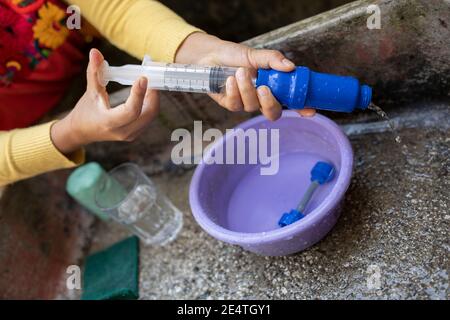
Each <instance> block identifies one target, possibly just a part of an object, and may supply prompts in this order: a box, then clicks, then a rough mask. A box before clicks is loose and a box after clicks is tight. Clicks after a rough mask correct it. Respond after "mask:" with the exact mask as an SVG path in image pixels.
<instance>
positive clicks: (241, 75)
mask: <svg viewBox="0 0 450 320" xmlns="http://www.w3.org/2000/svg"><path fill="white" fill-rule="evenodd" d="M236 78H237V79H239V80H243V79H244V78H245V71H244V69H243V68H239V69H238V71H237V72H236Z"/></svg>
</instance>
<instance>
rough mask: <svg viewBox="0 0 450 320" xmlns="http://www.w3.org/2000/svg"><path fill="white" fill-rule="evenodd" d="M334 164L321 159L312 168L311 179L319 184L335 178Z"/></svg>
mask: <svg viewBox="0 0 450 320" xmlns="http://www.w3.org/2000/svg"><path fill="white" fill-rule="evenodd" d="M334 171H335V170H334V166H333V165H332V164H330V163H328V162H322V161H319V162H317V163H316V165H315V166H314V168H312V170H311V181H317V183H318V184H324V183H327V182H330V181H331V180H333V178H334Z"/></svg>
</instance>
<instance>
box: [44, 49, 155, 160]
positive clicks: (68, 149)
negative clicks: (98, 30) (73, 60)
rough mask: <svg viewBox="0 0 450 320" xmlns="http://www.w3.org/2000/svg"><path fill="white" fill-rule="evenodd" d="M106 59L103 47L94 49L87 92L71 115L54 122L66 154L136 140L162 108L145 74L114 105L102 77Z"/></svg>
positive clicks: (55, 139) (56, 140) (55, 135)
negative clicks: (93, 145)
mask: <svg viewBox="0 0 450 320" xmlns="http://www.w3.org/2000/svg"><path fill="white" fill-rule="evenodd" d="M103 60H104V59H103V56H102V54H101V53H100V51H98V50H96V49H92V50H91V52H90V54H89V66H88V69H87V90H86V92H85V94H84V95H83V97H81V99H80V100H79V101H78V103H77V105H76V106H75V108H74V109H73V110H72V111H71V112H70V113H69V115H67V116H66V117H65V118H64V119H62V120H60V121H58V122H56V123H55V124H54V125H53V126H52V129H51V137H52V141H53V144H54V145H55V147H56V148H57V149H58V150H59V151H61V152H62V153H64V154H69V153H72V152H74V151H76V150H78V149H79V148H80V147H83V146H85V145H87V144H89V143H92V142H99V141H132V140H134V139H135V138H136V137H137V136H138V135H139V134H140V133H141V132H142V131H143V130H144V129H145V128H146V127H147V125H148V124H149V123H150V122H151V121H152V120H153V119H154V118H155V117H156V116H157V114H158V112H159V95H158V92H157V91H154V90H147V82H148V79H147V78H145V77H142V78H140V79H138V80H137V81H136V82H135V83H134V85H133V87H132V88H131V93H130V96H129V97H128V100H127V101H126V102H125V103H124V104H121V105H119V106H117V107H114V108H111V106H110V104H109V99H108V94H107V92H106V89H105V87H103V86H102V85H101V84H100V82H99V77H98V74H99V72H100V68H101V66H102V64H103Z"/></svg>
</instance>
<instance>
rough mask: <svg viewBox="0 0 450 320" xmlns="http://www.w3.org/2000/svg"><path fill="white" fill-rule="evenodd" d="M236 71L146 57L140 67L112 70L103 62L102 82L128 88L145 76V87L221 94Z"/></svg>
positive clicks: (228, 68) (235, 69) (127, 66)
mask: <svg viewBox="0 0 450 320" xmlns="http://www.w3.org/2000/svg"><path fill="white" fill-rule="evenodd" d="M236 71H237V68H231V67H218V66H214V67H209V66H199V65H189V64H177V63H162V62H153V61H151V60H150V58H148V57H145V58H144V62H143V63H142V65H130V64H129V65H124V66H121V67H111V66H109V64H108V62H106V61H105V62H104V65H103V70H102V73H101V79H100V80H101V82H102V83H103V85H105V86H106V85H107V84H108V82H109V81H114V82H118V83H120V84H123V85H129V86H131V85H132V84H133V83H134V82H135V81H136V80H137V79H138V78H139V77H147V79H148V87H149V88H151V89H156V90H166V91H179V92H197V93H220V92H222V91H224V87H225V83H226V81H227V79H228V77H230V76H234V75H235V74H236Z"/></svg>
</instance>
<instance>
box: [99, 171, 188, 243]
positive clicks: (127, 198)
mask: <svg viewBox="0 0 450 320" xmlns="http://www.w3.org/2000/svg"><path fill="white" fill-rule="evenodd" d="M95 201H96V202H97V205H98V206H99V207H100V208H101V209H102V210H103V211H104V212H105V213H107V214H108V215H109V216H110V217H111V218H112V219H114V220H116V221H117V222H119V223H121V224H123V225H125V226H126V227H127V228H128V229H130V230H131V231H132V232H133V233H134V234H136V235H137V236H138V237H139V238H141V240H142V241H144V243H145V244H153V245H165V244H167V243H169V242H171V241H173V240H174V239H175V238H176V237H177V235H178V233H179V232H180V230H181V228H182V226H183V215H182V213H181V212H180V210H178V209H177V208H176V207H175V206H174V205H173V204H172V203H171V202H170V200H169V199H167V197H166V196H164V195H163V194H161V193H160V192H159V191H158V190H157V188H156V187H155V185H154V183H153V182H152V181H151V180H150V178H148V177H147V176H146V175H145V173H144V172H143V171H142V170H141V169H140V168H139V167H138V166H137V165H135V164H133V163H125V164H122V165H120V166H118V167H117V168H115V169H113V170H111V171H110V172H108V174H107V175H105V177H104V178H103V179H102V180H101V181H100V183H99V185H98V187H97V188H96V191H95Z"/></svg>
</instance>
